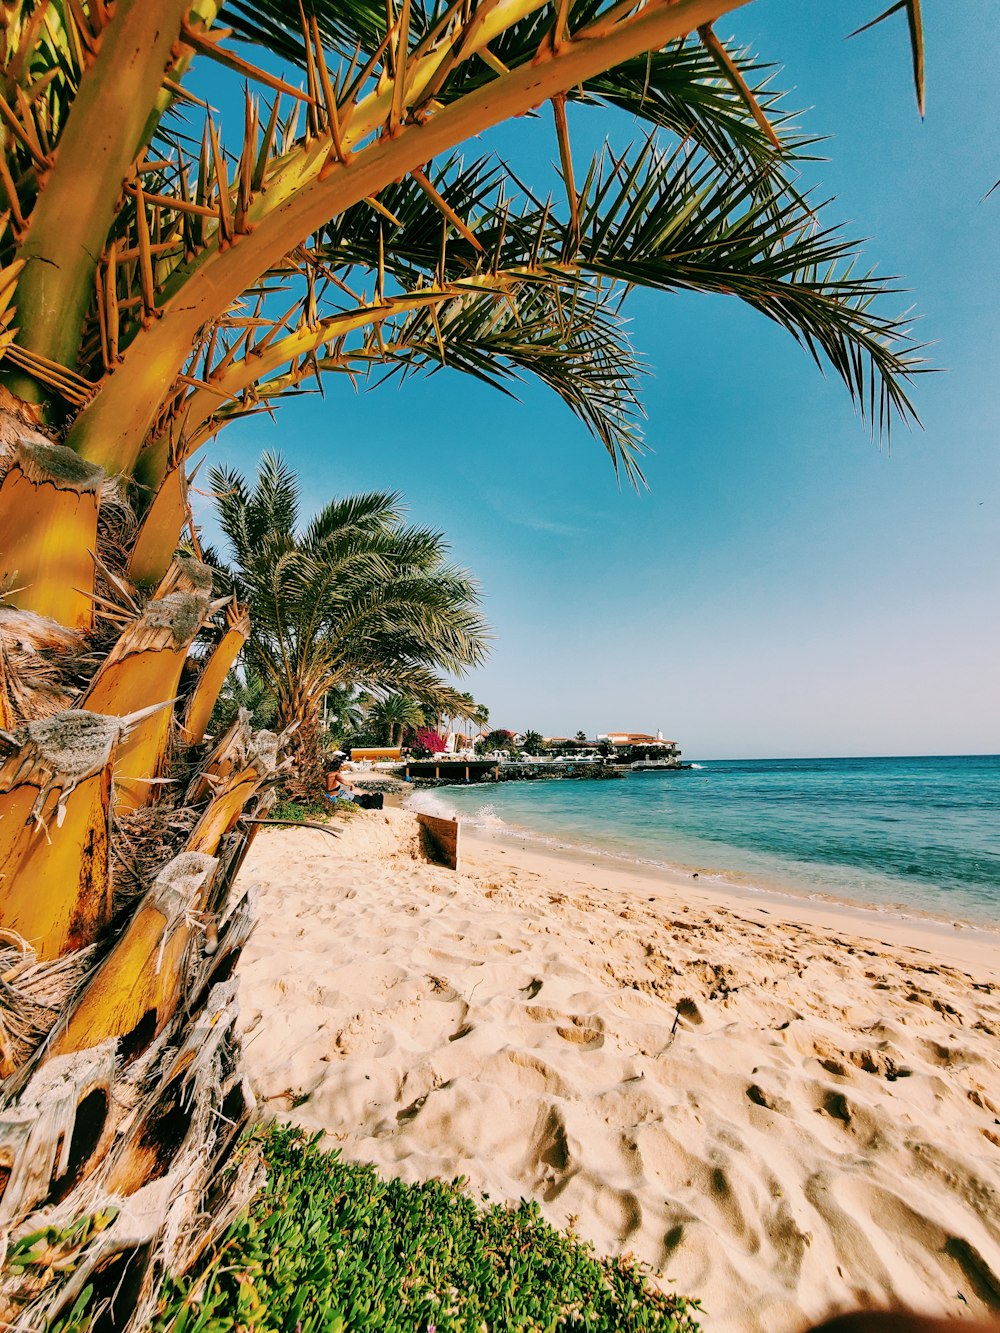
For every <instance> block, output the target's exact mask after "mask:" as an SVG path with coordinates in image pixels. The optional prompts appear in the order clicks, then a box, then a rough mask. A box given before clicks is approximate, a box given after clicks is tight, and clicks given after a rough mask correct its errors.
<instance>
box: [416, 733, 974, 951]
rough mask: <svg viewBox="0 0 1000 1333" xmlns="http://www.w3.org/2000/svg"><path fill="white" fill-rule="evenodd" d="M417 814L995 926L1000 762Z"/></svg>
mask: <svg viewBox="0 0 1000 1333" xmlns="http://www.w3.org/2000/svg"><path fill="white" fill-rule="evenodd" d="M411 804H413V805H414V806H416V808H418V809H423V810H429V811H434V812H437V813H447V814H451V815H453V814H457V815H458V816H459V817H461V818H462V819H463V820H469V821H471V822H472V823H474V824H479V825H482V826H484V827H488V828H492V829H494V830H496V831H497V833H498V835H499V836H503V835H504V834H505V833H510V834H512V835H518V836H522V837H523V836H527V837H529V838H533V839H536V840H538V841H540V842H544V843H547V844H549V845H554V846H557V847H568V848H577V849H586V850H590V851H594V852H602V853H606V854H611V855H613V856H616V857H621V858H625V859H627V860H629V861H632V862H637V863H640V864H653V865H658V866H663V867H666V868H669V869H675V870H676V869H679V870H681V871H684V872H685V873H688V874H690V873H691V872H692V871H695V870H697V871H698V873H699V876H700V877H706V878H707V877H717V878H719V879H721V880H724V881H728V882H730V883H732V882H735V883H739V884H743V885H747V886H757V887H759V888H762V889H767V890H770V891H774V890H779V891H781V890H785V891H790V892H793V893H803V894H808V895H811V896H816V895H819V896H822V897H829V898H834V899H840V900H844V901H848V902H854V903H863V904H865V905H870V906H876V907H881V908H884V909H890V910H893V911H899V912H903V913H915V914H929V915H931V916H935V917H939V918H944V919H947V920H957V921H968V922H971V923H973V924H977V925H985V926H994V927H995V926H998V925H1000V755H986V756H982V755H969V756H957V757H956V756H951V757H945V758H934V757H928V758H903V759H891V758H887V759H757V760H743V759H741V760H728V761H727V760H706V761H704V762H703V763H696V764H695V765H694V767H693V768H691V769H687V770H684V771H681V772H655V771H654V772H646V773H630V774H629V775H628V776H626V777H624V778H622V779H621V780H619V781H604V782H588V781H574V780H571V779H563V780H554V781H545V782H506V783H500V784H489V785H470V786H464V787H438V788H435V789H433V790H423V791H418V792H415V793H414V797H413V798H412V801H411Z"/></svg>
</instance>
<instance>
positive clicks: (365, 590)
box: [209, 454, 486, 791]
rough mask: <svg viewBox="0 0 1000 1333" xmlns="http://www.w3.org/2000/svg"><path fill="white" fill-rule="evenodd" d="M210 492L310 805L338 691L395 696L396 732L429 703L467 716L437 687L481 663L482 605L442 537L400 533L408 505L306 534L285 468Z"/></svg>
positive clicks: (356, 500) (350, 513)
mask: <svg viewBox="0 0 1000 1333" xmlns="http://www.w3.org/2000/svg"><path fill="white" fill-rule="evenodd" d="M209 481H210V485H211V487H212V489H213V491H214V492H215V494H216V496H217V504H218V511H219V520H220V523H221V526H222V530H223V532H224V533H225V535H226V537H227V539H228V541H229V544H230V547H231V548H232V554H233V559H234V564H233V565H232V567H231V568H227V569H225V570H224V578H225V583H226V586H227V587H229V588H231V589H232V591H233V594H234V595H235V597H236V599H237V600H238V602H239V603H240V604H241V605H245V606H247V607H248V609H249V611H250V615H251V626H252V628H251V631H250V637H249V640H248V642H247V645H246V648H245V649H244V654H243V655H244V659H245V661H246V663H247V666H248V668H249V669H250V670H252V671H253V672H255V673H256V674H257V675H259V676H260V677H261V678H262V679H264V680H266V681H267V682H268V684H269V686H270V689H271V691H272V693H273V696H274V699H275V704H276V714H277V723H278V725H279V726H280V727H283V728H287V727H291V726H293V725H294V727H295V728H296V731H295V735H294V744H295V749H296V752H297V754H296V757H297V769H298V782H299V783H300V784H301V786H302V787H303V788H304V789H305V790H306V791H316V790H320V789H321V788H322V762H321V757H320V748H319V733H320V719H321V710H322V702H323V697H324V696H325V695H326V694H327V692H328V691H330V690H332V689H337V688H341V689H343V688H345V687H349V688H351V689H359V688H360V689H366V690H379V691H385V690H387V689H393V690H396V691H397V693H395V695H394V696H393V698H394V700H395V711H396V714H397V717H396V718H395V719H394V721H399V719H400V718H402V720H403V722H404V723H409V722H410V717H409V716H406V717H404V716H403V713H405V712H406V709H407V708H408V710H409V714H410V715H413V716H416V715H417V714H419V712H420V710H419V703H418V701H419V702H423V703H426V704H432V705H434V706H435V707H437V708H438V709H439V710H440V709H442V708H458V707H460V700H459V699H458V696H457V692H456V691H455V690H454V689H453V688H452V687H451V686H449V685H447V684H446V683H445V682H444V681H443V680H442V679H441V678H440V676H439V675H438V673H439V672H440V671H447V672H451V673H459V672H461V671H463V670H465V669H466V668H467V667H469V666H474V665H476V664H478V663H479V662H481V661H482V660H483V657H484V654H485V647H486V627H485V624H484V623H483V621H482V619H481V617H480V615H479V612H478V609H477V606H478V592H477V590H476V587H475V584H474V583H473V582H472V580H471V579H470V578H469V576H468V575H467V574H466V573H465V572H464V571H463V570H459V569H455V568H454V567H452V566H450V565H448V564H446V563H445V556H446V553H447V546H446V544H445V541H444V538H443V537H442V536H441V534H440V533H436V532H432V531H430V530H429V529H426V528H415V527H406V526H404V525H403V514H402V509H401V507H400V502H399V496H398V495H395V494H390V493H388V492H376V493H371V494H367V495H355V496H350V497H348V498H346V499H343V500H332V501H330V503H329V504H327V505H326V506H324V508H323V509H322V510H320V512H319V513H318V514H317V515H316V517H315V518H314V519H313V520H312V521H311V522H310V523H309V524H308V525H307V526H306V527H305V528H304V529H303V530H302V531H301V532H300V531H299V486H298V482H297V480H296V477H295V475H294V473H293V472H292V471H291V470H290V469H289V468H288V467H286V466H285V464H284V463H283V462H282V460H281V458H280V457H279V456H277V455H274V454H265V455H264V457H263V459H262V460H261V464H260V469H259V472H258V476H257V483H256V486H255V487H254V488H253V489H252V490H251V489H249V488H248V487H247V485H246V483H245V481H244V479H243V478H242V477H241V476H240V475H239V473H237V472H234V471H231V470H227V469H224V468H213V469H212V470H211V472H210V474H209ZM402 689H405V690H406V693H407V695H408V696H409V698H407V699H405V700H404V699H403V698H402V697H401V695H400V693H398V691H399V690H402ZM386 702H388V701H386ZM385 706H386V705H385V703H384V704H383V705H382V709H383V712H384V709H385ZM401 706H403V711H402V712H400V708H401ZM378 707H379V706H378V705H376V708H375V709H374V710H373V715H374V714H376V713H377V710H378ZM383 720H384V718H383ZM419 720H422V717H421V718H420V719H419Z"/></svg>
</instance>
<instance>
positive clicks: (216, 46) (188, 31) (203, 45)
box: [181, 16, 311, 102]
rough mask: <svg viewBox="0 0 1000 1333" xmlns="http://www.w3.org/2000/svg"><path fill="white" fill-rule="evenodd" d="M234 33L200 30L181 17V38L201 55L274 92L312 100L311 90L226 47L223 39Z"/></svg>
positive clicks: (230, 30)
mask: <svg viewBox="0 0 1000 1333" xmlns="http://www.w3.org/2000/svg"><path fill="white" fill-rule="evenodd" d="M232 35H233V30H232V28H223V29H219V30H216V31H213V32H201V31H199V30H198V29H196V28H194V27H192V25H191V23H190V21H189V19H188V18H187V16H185V17H184V18H183V19H182V20H181V40H182V41H183V42H184V44H185V45H186V46H190V47H191V48H192V50H194V51H197V52H199V54H201V55H206V56H209V57H210V58H211V59H212V60H215V61H217V62H218V63H219V64H220V65H225V66H226V67H227V68H228V69H231V70H234V71H235V72H236V73H237V74H242V75H243V76H244V78H247V79H250V80H251V81H252V82H253V83H259V84H261V85H263V86H264V87H265V88H270V89H271V90H272V92H275V93H278V94H281V93H285V94H286V95H287V96H289V97H297V98H299V100H300V101H303V102H309V101H310V100H311V98H310V95H309V93H304V92H303V91H302V89H301V88H296V87H294V86H293V85H292V84H290V83H287V82H286V81H285V80H284V79H279V78H278V77H277V75H275V74H270V73H268V71H267V70H266V69H262V68H261V67H260V66H259V65H253V64H251V63H250V61H248V60H244V59H243V58H242V57H241V56H238V55H237V54H236V53H235V52H234V51H228V50H226V49H225V48H224V47H223V45H222V43H223V42H224V41H225V40H226V39H227V38H228V37H231V36H232Z"/></svg>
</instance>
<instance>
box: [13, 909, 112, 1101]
mask: <svg viewBox="0 0 1000 1333" xmlns="http://www.w3.org/2000/svg"><path fill="white" fill-rule="evenodd" d="M93 956H94V946H90V947H89V948H86V949H79V950H77V951H76V952H75V953H68V954H64V955H63V956H62V958H54V959H51V960H49V961H48V962H44V963H40V962H38V960H37V958H36V957H35V951H34V950H33V949H32V948H31V946H30V945H29V944H28V942H27V940H24V939H22V938H21V936H20V935H17V934H16V933H15V932H14V931H10V930H4V931H0V1070H2V1072H3V1076H4V1077H5V1078H6V1077H7V1075H8V1074H10V1073H12V1072H13V1070H15V1069H16V1068H17V1067H18V1066H19V1065H20V1064H21V1062H22V1061H23V1060H25V1059H26V1058H27V1056H28V1055H30V1054H31V1052H32V1051H33V1050H34V1049H35V1048H36V1047H37V1046H38V1044H39V1042H40V1041H41V1040H42V1038H43V1037H44V1036H45V1035H46V1034H47V1033H48V1032H49V1030H50V1029H51V1028H52V1027H53V1025H54V1024H55V1022H56V1019H57V1018H58V1017H59V1014H60V1013H61V1012H62V1011H63V1009H64V1007H65V1006H66V1004H68V1002H69V1000H70V998H71V996H72V995H73V994H74V993H75V991H76V990H77V989H78V987H79V986H80V983H81V982H82V981H83V979H84V978H85V977H86V975H87V973H88V972H89V970H90V967H91V964H92V961H93Z"/></svg>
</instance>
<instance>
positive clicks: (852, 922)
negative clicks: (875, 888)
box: [402, 805, 1000, 977]
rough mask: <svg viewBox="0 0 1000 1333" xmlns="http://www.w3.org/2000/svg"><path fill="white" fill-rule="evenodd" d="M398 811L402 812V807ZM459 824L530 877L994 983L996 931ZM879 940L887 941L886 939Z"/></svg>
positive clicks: (999, 941)
mask: <svg viewBox="0 0 1000 1333" xmlns="http://www.w3.org/2000/svg"><path fill="white" fill-rule="evenodd" d="M402 808H403V809H404V810H409V809H410V807H409V806H405V805H404V806H403V807H402ZM460 822H461V824H462V839H463V847H466V848H467V847H468V844H469V843H470V842H471V843H472V844H474V845H476V844H479V845H490V846H497V847H498V848H499V849H500V850H501V851H509V849H510V848H511V847H512V848H514V849H515V852H516V858H515V860H516V863H517V864H520V865H521V866H522V867H523V868H524V869H528V870H538V869H539V864H540V863H541V864H544V863H545V862H553V863H555V864H556V865H559V864H563V865H565V866H567V867H573V868H575V869H592V870H598V871H600V872H601V875H602V877H603V875H604V874H607V875H608V876H609V877H614V880H615V887H621V888H626V889H630V890H632V891H635V892H641V889H642V886H643V884H645V883H652V884H656V885H657V886H659V888H660V891H661V892H662V893H664V894H670V893H671V892H673V893H680V894H683V895H684V896H685V898H686V900H687V901H689V902H691V901H697V902H698V903H700V904H702V905H703V906H705V907H706V908H711V907H724V908H726V909H727V910H729V911H732V912H735V913H740V912H746V911H757V912H763V913H765V914H770V915H773V916H774V917H775V918H776V919H778V920H781V921H784V922H786V923H794V922H800V923H803V924H808V925H810V926H817V927H819V928H821V929H826V930H831V931H838V932H840V933H847V934H854V935H857V936H859V937H861V938H864V939H872V940H877V941H878V942H879V943H881V944H884V945H889V944H898V945H901V946H902V947H905V948H910V949H915V950H918V951H920V952H923V953H929V954H933V955H935V956H938V957H946V958H948V959H949V960H950V961H951V962H953V963H955V964H956V965H958V966H973V967H983V968H985V969H987V970H988V971H989V972H991V973H993V974H994V975H997V976H998V977H1000V927H998V928H997V929H995V930H994V929H990V928H988V927H985V926H980V925H977V924H974V923H972V922H967V921H962V920H959V919H955V920H950V919H948V918H945V917H935V916H931V915H930V914H927V913H922V912H919V911H916V910H912V909H908V911H907V912H903V911H899V910H896V909H895V908H891V907H877V906H874V905H868V904H865V903H857V902H851V901H850V900H848V899H838V898H833V897H829V896H827V895H825V894H822V895H817V896H815V897H814V896H810V895H808V894H806V893H802V892H799V891H797V890H796V889H795V888H794V887H789V888H787V889H778V888H775V887H773V886H767V887H763V886H757V885H750V884H746V885H741V884H733V883H731V882H729V881H727V880H723V879H720V878H718V877H717V875H716V874H715V873H713V872H708V871H706V872H702V873H699V875H698V878H697V881H694V880H693V879H692V878H691V876H690V875H685V874H684V872H682V871H679V870H677V869H675V868H673V867H669V866H665V865H661V864H657V863H656V862H645V861H643V862H639V861H633V860H631V859H629V858H628V857H624V856H621V857H620V856H616V855H615V854H614V853H613V852H603V851H591V850H589V849H587V850H585V849H583V848H574V847H572V846H571V845H569V844H556V843H547V842H546V841H545V840H544V839H541V838H539V839H537V840H536V839H535V838H534V837H533V836H532V835H531V834H530V832H529V833H525V832H524V831H522V830H520V829H517V830H515V829H514V828H513V827H512V826H509V827H508V828H506V829H487V828H483V827H482V826H481V825H476V824H472V823H470V822H468V821H465V820H460ZM501 844H503V845H502V846H501ZM618 881H621V883H620V884H619V882H618ZM885 935H889V936H890V937H893V938H891V939H890V940H886V939H885V938H884V936H885Z"/></svg>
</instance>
